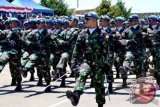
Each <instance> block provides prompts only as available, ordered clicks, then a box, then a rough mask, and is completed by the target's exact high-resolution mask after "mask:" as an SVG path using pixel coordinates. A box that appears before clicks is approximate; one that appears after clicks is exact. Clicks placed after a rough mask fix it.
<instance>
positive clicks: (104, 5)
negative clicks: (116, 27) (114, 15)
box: [96, 0, 111, 15]
mask: <svg viewBox="0 0 160 107" xmlns="http://www.w3.org/2000/svg"><path fill="white" fill-rule="evenodd" d="M110 7H111V0H102V2H101V4H100V5H99V6H98V7H97V8H96V12H97V13H98V15H106V14H108V13H109V12H110Z"/></svg>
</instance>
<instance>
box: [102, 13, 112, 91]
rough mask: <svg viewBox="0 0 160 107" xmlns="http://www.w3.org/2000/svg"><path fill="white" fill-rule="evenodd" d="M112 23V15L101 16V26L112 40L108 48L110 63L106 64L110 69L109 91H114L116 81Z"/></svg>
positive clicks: (108, 69) (107, 69)
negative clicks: (113, 69) (113, 86)
mask: <svg viewBox="0 0 160 107" xmlns="http://www.w3.org/2000/svg"><path fill="white" fill-rule="evenodd" d="M109 23H110V17H109V16H107V15H105V16H101V17H100V20H99V24H100V26H101V29H102V30H104V31H105V32H106V33H107V34H108V35H109V36H110V40H109V41H108V42H109V44H110V48H109V49H110V50H108V52H109V53H108V62H109V65H106V71H108V72H107V73H108V74H107V78H108V81H107V82H108V83H109V92H110V93H112V82H113V81H114V79H113V71H112V66H113V60H114V44H113V40H114V38H113V37H112V39H111V36H112V35H111V34H112V32H113V30H112V28H111V27H110V26H109Z"/></svg>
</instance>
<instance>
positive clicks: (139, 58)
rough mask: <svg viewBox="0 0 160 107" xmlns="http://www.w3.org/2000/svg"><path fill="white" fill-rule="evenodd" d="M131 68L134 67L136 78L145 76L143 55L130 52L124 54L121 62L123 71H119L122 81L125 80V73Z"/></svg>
mask: <svg viewBox="0 0 160 107" xmlns="http://www.w3.org/2000/svg"><path fill="white" fill-rule="evenodd" d="M132 66H134V67H135V69H136V70H135V72H134V73H135V74H136V76H137V78H138V77H141V76H144V75H145V73H144V58H143V54H138V53H136V54H133V53H132V52H130V51H127V52H126V55H125V59H124V62H123V70H121V75H122V78H123V79H126V78H127V71H128V70H131V68H132Z"/></svg>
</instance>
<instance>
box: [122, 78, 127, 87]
mask: <svg viewBox="0 0 160 107" xmlns="http://www.w3.org/2000/svg"><path fill="white" fill-rule="evenodd" d="M126 81H127V78H123V83H122V87H123V88H126V87H127V82H126Z"/></svg>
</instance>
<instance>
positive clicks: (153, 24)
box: [145, 15, 160, 85]
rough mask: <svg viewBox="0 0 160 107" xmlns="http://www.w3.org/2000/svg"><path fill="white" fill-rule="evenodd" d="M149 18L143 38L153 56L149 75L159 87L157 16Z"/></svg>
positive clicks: (159, 56) (159, 41) (159, 66)
mask: <svg viewBox="0 0 160 107" xmlns="http://www.w3.org/2000/svg"><path fill="white" fill-rule="evenodd" d="M148 18H149V27H148V28H147V35H146V36H145V42H146V45H147V48H149V51H150V53H151V55H152V56H153V60H152V65H153V66H154V70H152V72H151V74H153V76H154V77H155V79H156V80H157V84H158V85H160V71H159V70H160V62H159V60H160V54H159V53H160V31H159V26H158V24H157V21H158V16H155V15H151V16H149V17H148Z"/></svg>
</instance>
